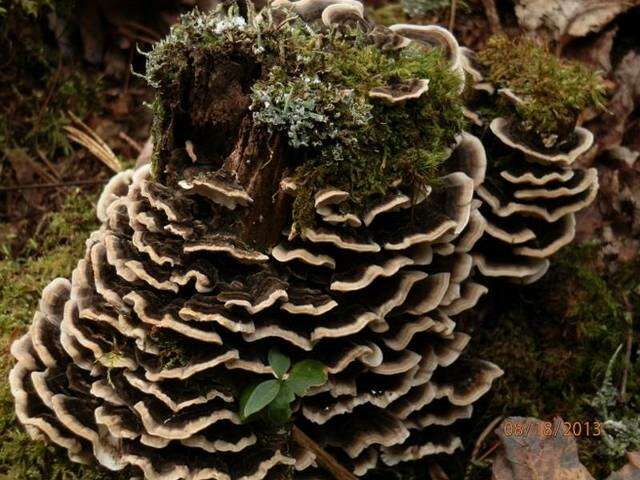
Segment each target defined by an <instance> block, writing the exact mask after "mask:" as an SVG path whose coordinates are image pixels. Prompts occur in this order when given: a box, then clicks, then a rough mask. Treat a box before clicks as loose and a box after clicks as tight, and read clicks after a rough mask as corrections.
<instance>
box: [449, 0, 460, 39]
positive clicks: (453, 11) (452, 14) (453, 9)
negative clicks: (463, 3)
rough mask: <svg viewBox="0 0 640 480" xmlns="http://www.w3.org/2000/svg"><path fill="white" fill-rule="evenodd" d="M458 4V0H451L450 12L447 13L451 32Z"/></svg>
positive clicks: (454, 23)
mask: <svg viewBox="0 0 640 480" xmlns="http://www.w3.org/2000/svg"><path fill="white" fill-rule="evenodd" d="M457 6H458V0H451V12H450V13H449V31H450V32H453V27H455V26H456V8H457Z"/></svg>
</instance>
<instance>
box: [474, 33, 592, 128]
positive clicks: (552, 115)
mask: <svg viewBox="0 0 640 480" xmlns="http://www.w3.org/2000/svg"><path fill="white" fill-rule="evenodd" d="M478 59H479V60H480V62H481V63H482V64H484V66H485V67H487V68H488V79H489V80H490V81H491V82H492V83H494V84H495V85H496V86H497V87H498V88H508V89H510V90H511V91H512V92H513V93H514V94H515V95H517V96H518V97H520V99H521V100H522V101H521V102H512V101H507V100H504V102H502V103H503V104H502V105H501V107H502V108H503V109H505V108H506V109H507V115H508V116H510V117H513V116H515V118H516V119H517V120H518V122H519V126H520V128H522V129H523V130H524V131H526V132H531V133H533V134H535V135H536V136H538V137H541V138H543V139H544V138H547V137H560V138H564V137H566V136H567V135H569V134H570V133H571V132H573V128H574V127H575V124H576V120H577V118H578V115H579V114H580V112H582V111H583V110H585V109H587V108H595V109H600V108H603V106H604V84H603V83H602V78H601V76H600V74H599V73H598V72H595V71H593V70H590V69H589V68H587V67H586V66H585V65H582V64H580V63H578V62H572V61H567V60H562V59H560V58H558V57H557V56H555V55H553V54H552V53H551V52H549V51H548V50H547V49H545V48H543V47H541V46H539V45H537V44H536V43H534V42H533V41H531V40H527V39H520V38H519V39H510V38H508V37H506V36H505V35H496V36H493V37H491V38H490V39H489V41H488V42H487V45H486V46H485V48H484V49H482V50H481V51H480V52H479V53H478Z"/></svg>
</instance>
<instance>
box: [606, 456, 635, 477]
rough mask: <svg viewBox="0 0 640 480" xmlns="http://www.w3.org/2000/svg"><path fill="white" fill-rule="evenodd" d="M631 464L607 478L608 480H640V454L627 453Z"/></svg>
mask: <svg viewBox="0 0 640 480" xmlns="http://www.w3.org/2000/svg"><path fill="white" fill-rule="evenodd" d="M627 459H628V460H629V463H628V464H627V465H625V466H624V467H622V468H621V469H620V470H618V471H617V472H614V473H612V474H611V475H609V476H608V477H607V480H640V452H630V453H627Z"/></svg>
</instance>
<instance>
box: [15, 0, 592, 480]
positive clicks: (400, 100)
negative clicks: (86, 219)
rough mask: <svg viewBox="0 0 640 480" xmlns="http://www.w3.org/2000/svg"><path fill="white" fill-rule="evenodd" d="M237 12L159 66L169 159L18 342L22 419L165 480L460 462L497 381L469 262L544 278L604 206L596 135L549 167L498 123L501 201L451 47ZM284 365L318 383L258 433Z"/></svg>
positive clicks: (126, 183)
mask: <svg viewBox="0 0 640 480" xmlns="http://www.w3.org/2000/svg"><path fill="white" fill-rule="evenodd" d="M245 7H246V12H245V13H246V14H245V15H242V16H241V15H240V14H239V10H238V9H236V8H235V7H231V8H230V9H229V10H223V9H222V8H220V9H218V10H216V11H215V12H212V13H208V14H201V13H191V14H188V15H186V16H184V17H183V18H182V21H181V23H179V24H178V25H176V26H175V27H174V28H173V29H172V32H171V34H170V35H169V37H167V38H166V39H165V40H163V41H162V42H160V43H159V44H158V45H157V46H156V47H155V48H154V50H153V51H152V52H150V53H149V56H148V68H147V77H148V80H149V82H150V83H151V84H152V85H153V86H154V87H155V88H156V89H157V96H156V99H155V102H154V104H153V107H154V114H155V121H154V135H153V136H154V139H155V150H154V154H153V159H152V163H151V165H146V166H142V167H140V168H138V169H137V170H135V171H133V172H132V171H128V172H123V173H120V174H118V175H117V176H116V177H114V179H113V180H112V181H111V182H110V183H109V184H108V185H107V187H106V188H105V190H104V193H103V194H102V196H101V198H100V200H99V202H98V216H99V218H100V220H101V221H102V226H101V227H100V229H99V230H98V231H96V232H94V233H93V234H92V235H91V237H90V238H89V239H88V240H87V249H86V253H85V256H84V258H83V259H81V260H80V261H79V262H78V264H77V267H76V269H75V270H74V272H73V275H72V278H71V279H70V280H67V279H61V278H58V279H56V280H54V281H53V282H52V283H51V284H49V286H48V287H46V289H45V290H44V292H43V295H42V299H41V302H40V305H39V308H38V311H37V312H36V314H35V317H34V320H33V323H32V325H31V328H30V330H29V332H28V333H27V334H26V335H25V336H24V337H22V338H21V339H19V340H17V341H16V342H15V343H14V344H13V346H12V354H13V355H14V357H15V358H16V359H17V363H16V365H15V367H14V368H13V370H12V372H11V376H10V383H11V391H12V393H13V395H14V397H15V403H16V412H17V416H18V419H19V420H20V422H21V423H22V424H23V425H24V427H25V428H26V429H27V431H28V432H29V434H30V435H31V436H32V437H33V438H38V439H47V440H48V441H50V442H52V443H54V444H57V445H59V446H61V447H63V448H64V449H66V450H67V452H68V455H69V457H70V458H71V459H72V460H74V461H77V462H98V463H100V464H101V465H103V466H104V467H106V468H108V469H111V470H122V469H125V468H131V469H132V471H133V472H134V474H137V475H143V476H144V478H146V479H149V480H178V479H185V480H186V479H190V480H195V479H217V480H260V479H274V480H275V479H279V478H296V479H298V478H299V479H307V478H309V479H310V478H318V479H319V478H331V475H332V473H330V472H331V471H332V470H331V469H327V470H324V469H323V468H322V467H323V466H326V463H327V458H331V461H336V462H337V463H339V466H338V467H339V468H338V467H336V468H338V470H339V469H340V468H342V469H344V468H346V469H347V470H348V471H349V472H353V474H354V475H356V476H358V477H366V476H367V475H368V474H369V472H371V471H373V470H375V469H377V468H380V467H384V466H395V465H398V464H401V463H404V462H412V461H415V460H419V459H422V458H425V457H429V456H433V455H436V454H451V453H453V452H454V451H456V450H457V449H459V448H461V446H462V444H461V440H460V439H459V437H458V436H457V435H456V431H457V423H458V421H459V420H462V419H468V418H470V417H471V415H472V413H473V404H474V402H476V401H477V400H478V399H479V398H480V397H481V396H482V395H484V394H485V393H486V392H487V391H488V390H489V389H490V387H491V384H492V382H493V381H494V380H495V379H496V378H498V377H499V376H500V375H502V373H503V372H502V371H501V370H500V368H498V367H497V366H496V365H493V364H491V363H489V362H486V361H482V360H476V359H472V358H467V357H465V356H464V350H465V347H466V345H467V343H468V341H469V338H470V337H469V335H467V334H465V333H464V332H460V331H458V330H457V329H456V316H458V315H460V314H462V313H463V312H465V311H467V310H469V309H472V308H473V307H474V306H475V305H476V303H477V302H478V301H479V299H480V298H481V297H482V296H483V295H484V294H485V293H486V292H487V289H486V288H485V287H484V286H483V285H481V284H480V283H478V282H477V281H476V280H475V279H474V266H475V265H478V267H479V269H480V271H481V273H483V274H485V275H504V276H508V277H517V278H522V279H525V280H531V279H534V278H535V277H538V276H539V275H540V274H541V272H542V271H543V269H544V264H545V262H546V258H547V257H548V256H549V255H550V254H551V253H553V251H555V250H557V248H559V247H560V246H562V245H564V244H565V243H567V242H568V241H570V240H571V238H572V233H573V228H574V223H575V222H574V217H573V213H574V212H575V211H577V210H578V209H580V208H582V207H583V206H584V205H585V204H586V203H588V202H589V201H590V200H591V199H592V197H593V195H594V194H595V190H596V187H597V178H596V177H595V175H594V173H592V172H590V171H586V172H580V171H576V172H574V171H573V170H569V169H568V165H569V164H570V163H571V161H572V160H573V159H574V158H575V156H576V155H578V154H579V152H581V151H582V150H584V148H588V143H589V142H590V140H591V137H590V135H589V134H588V132H586V131H583V130H580V129H578V130H576V136H575V144H572V147H571V149H568V150H566V151H565V150H562V149H559V150H558V151H555V150H554V151H553V152H540V151H539V150H531V149H530V148H529V147H528V146H527V144H526V143H523V142H522V141H521V140H520V139H519V138H516V137H515V136H514V135H513V132H512V131H511V130H510V129H509V123H508V121H507V120H504V119H502V118H498V119H496V120H494V121H493V122H492V124H491V128H492V131H493V132H494V134H495V135H496V136H497V138H498V139H499V140H500V141H501V142H503V143H504V145H505V148H510V149H513V150H515V151H517V152H519V153H518V154H519V155H520V154H521V157H522V161H521V162H519V163H517V164H514V165H513V166H512V167H511V166H510V167H509V168H505V169H504V170H503V171H501V172H500V175H501V176H500V179H499V181H500V182H503V184H500V186H499V187H500V188H498V189H497V191H496V189H495V186H496V185H495V183H493V182H492V183H490V184H487V182H485V174H486V172H487V155H486V153H485V148H484V146H483V144H482V142H480V140H479V139H478V138H477V137H476V136H474V135H472V134H471V133H469V132H467V131H465V130H464V125H465V121H464V111H465V110H464V102H463V95H462V93H461V92H462V91H463V89H464V72H465V65H466V66H467V67H468V66H469V65H470V62H469V61H466V60H465V59H464V58H463V56H464V55H465V52H464V50H462V49H460V48H459V47H458V44H457V42H456V40H455V38H454V37H453V36H452V35H451V34H450V33H449V32H448V31H447V30H444V29H442V28H440V27H435V26H429V27H420V26H415V25H394V26H392V27H391V28H386V27H382V26H378V25H373V24H371V23H370V22H369V20H367V19H366V18H364V16H363V8H362V5H361V4H360V3H359V2H357V1H355V0H341V1H332V0H299V1H296V2H289V1H287V0H282V1H277V2H274V4H273V8H268V9H264V10H262V11H260V12H259V13H256V12H255V11H253V9H252V8H251V5H247V6H245ZM465 58H466V57H465ZM467 111H468V110H467ZM490 160H491V159H490ZM476 197H477V198H476ZM520 215H521V216H527V218H529V217H532V218H533V220H532V221H531V222H530V223H526V224H524V225H522V224H520V223H518V221H514V219H515V218H516V217H515V216H520ZM485 233H486V234H487V235H484V234H485ZM486 239H489V240H486ZM485 240H486V241H487V242H488V245H489V246H488V247H487V246H486V245H485V247H486V248H489V249H494V250H495V248H494V247H495V243H496V242H497V241H500V242H504V243H505V244H506V245H508V246H509V247H510V249H511V250H510V251H509V252H508V253H507V255H508V256H509V262H507V263H506V264H505V265H506V266H502V264H503V263H504V262H503V260H502V259H498V260H494V259H492V258H490V257H489V256H487V254H486V253H485V250H482V249H481V250H478V248H479V247H482V242H485ZM485 247H483V248H485ZM504 250H506V249H504ZM496 262H503V263H496ZM496 265H497V266H496ZM274 350H277V351H278V352H280V353H281V355H282V356H284V357H286V358H288V359H289V360H287V362H289V363H294V368H295V364H297V362H303V361H305V360H307V359H308V360H313V361H316V362H320V363H321V364H322V366H323V369H324V372H325V374H326V381H325V382H324V383H322V384H318V383H316V384H313V385H310V388H300V389H298V390H296V391H295V395H294V392H289V394H288V395H287V396H286V398H285V400H286V402H288V403H290V407H291V409H290V410H288V412H289V413H290V418H288V419H286V421H285V422H274V421H273V418H270V417H269V416H268V415H265V414H264V413H265V412H258V413H255V414H253V415H251V416H249V417H248V418H245V417H244V415H243V414H242V412H241V410H242V409H241V404H242V403H243V402H245V401H246V397H245V396H244V392H246V391H247V388H253V387H252V385H254V386H255V385H256V384H258V383H259V382H262V384H265V383H266V384H267V385H274V382H276V380H275V379H274V376H275V377H277V378H278V380H277V382H280V385H281V386H282V385H285V383H286V382H287V381H288V379H289V380H290V379H292V378H293V373H289V374H287V373H283V372H281V371H279V370H280V368H274V365H273V364H272V363H271V362H270V360H268V358H269V356H270V353H269V352H271V351H274ZM284 371H286V368H284ZM292 371H293V370H292ZM277 382H276V383H277ZM262 384H261V385H262ZM282 391H283V392H284V389H283V390H282ZM275 392H278V390H275ZM274 395H275V394H274ZM278 398H279V397H275V398H274V396H271V397H270V398H269V401H271V400H272V401H274V402H275V401H278ZM267 403H268V402H267V401H265V402H264V403H263V404H262V406H264V405H266V404H267ZM292 430H294V431H295V432H299V434H298V435H297V437H298V438H305V439H311V440H312V441H313V442H315V443H316V444H317V446H318V448H320V449H321V450H318V449H316V450H315V451H314V449H307V448H305V446H304V444H303V445H301V444H299V443H295V442H293V441H292V435H291V432H292ZM300 432H304V433H300ZM294 437H296V435H294ZM303 443H304V442H303ZM307 443H308V442H307ZM319 452H321V453H322V455H318V453H319ZM317 455H318V456H317ZM329 456H330V457H329ZM320 457H322V458H320Z"/></svg>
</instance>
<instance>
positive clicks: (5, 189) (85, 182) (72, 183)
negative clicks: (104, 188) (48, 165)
mask: <svg viewBox="0 0 640 480" xmlns="http://www.w3.org/2000/svg"><path fill="white" fill-rule="evenodd" d="M107 182H108V180H74V181H70V182H55V183H31V184H28V185H16V186H13V187H0V192H15V191H20V190H33V189H36V188H65V187H79V186H82V185H104V184H105V183H107Z"/></svg>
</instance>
